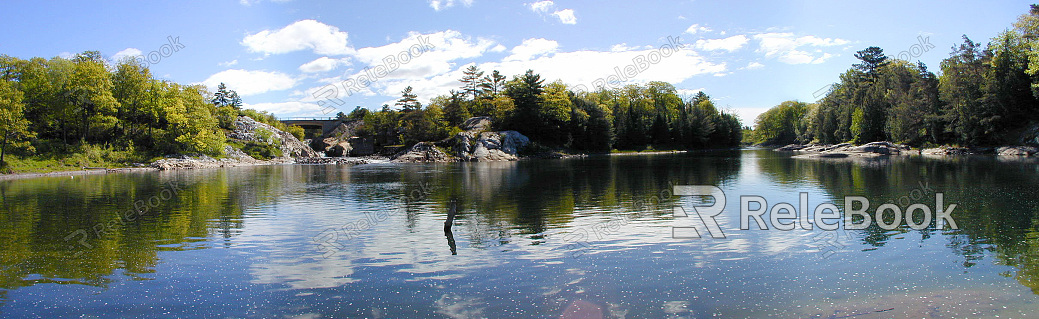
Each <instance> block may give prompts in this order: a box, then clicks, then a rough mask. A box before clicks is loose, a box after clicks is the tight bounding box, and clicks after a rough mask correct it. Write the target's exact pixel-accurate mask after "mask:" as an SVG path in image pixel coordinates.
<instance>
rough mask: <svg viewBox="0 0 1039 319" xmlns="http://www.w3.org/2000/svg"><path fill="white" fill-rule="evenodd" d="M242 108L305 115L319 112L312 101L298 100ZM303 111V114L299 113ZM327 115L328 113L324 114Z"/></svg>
mask: <svg viewBox="0 0 1039 319" xmlns="http://www.w3.org/2000/svg"><path fill="white" fill-rule="evenodd" d="M243 107H244V108H247V109H254V110H257V111H265V112H270V113H272V114H293V113H295V114H296V115H301V116H306V115H315V116H318V115H319V114H322V113H321V106H319V105H317V104H314V103H306V102H299V101H289V102H278V103H256V104H248V103H246V104H245V105H243ZM299 113H304V114H299ZM324 116H328V115H324Z"/></svg>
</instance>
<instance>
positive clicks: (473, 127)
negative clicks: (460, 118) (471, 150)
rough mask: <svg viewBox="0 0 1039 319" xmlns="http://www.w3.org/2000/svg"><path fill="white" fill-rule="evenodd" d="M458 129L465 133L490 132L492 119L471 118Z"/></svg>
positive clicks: (484, 117)
mask: <svg viewBox="0 0 1039 319" xmlns="http://www.w3.org/2000/svg"><path fill="white" fill-rule="evenodd" d="M458 128H460V129H462V130H463V131H478V132H483V131H489V130H490V129H491V117H489V116H477V117H470V118H469V119H467V120H465V122H463V123H462V125H459V126H458Z"/></svg>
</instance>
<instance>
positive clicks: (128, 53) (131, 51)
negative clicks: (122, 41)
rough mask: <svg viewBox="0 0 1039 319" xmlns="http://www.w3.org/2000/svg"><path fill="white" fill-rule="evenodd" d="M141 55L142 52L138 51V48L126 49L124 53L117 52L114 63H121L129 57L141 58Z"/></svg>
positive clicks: (113, 57) (113, 58) (114, 55)
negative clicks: (120, 61)
mask: <svg viewBox="0 0 1039 319" xmlns="http://www.w3.org/2000/svg"><path fill="white" fill-rule="evenodd" d="M140 55H141V50H138V49H136V48H126V49H123V50H122V51H119V52H116V53H115V54H113V55H112V61H116V62H119V60H122V59H123V58H125V57H128V56H140Z"/></svg>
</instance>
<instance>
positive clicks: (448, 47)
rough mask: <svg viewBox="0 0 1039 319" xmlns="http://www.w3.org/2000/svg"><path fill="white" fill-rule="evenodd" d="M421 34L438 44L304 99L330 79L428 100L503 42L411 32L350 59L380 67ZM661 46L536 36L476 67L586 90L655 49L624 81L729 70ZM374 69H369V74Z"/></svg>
mask: <svg viewBox="0 0 1039 319" xmlns="http://www.w3.org/2000/svg"><path fill="white" fill-rule="evenodd" d="M420 37H428V39H429V40H428V42H429V43H430V44H432V45H434V46H435V49H433V50H432V51H430V52H425V53H423V54H421V55H420V56H418V57H414V58H412V59H411V61H410V62H408V63H406V64H400V65H399V67H398V69H397V70H395V71H393V72H390V73H388V74H385V76H381V77H379V78H378V79H377V80H376V81H373V82H370V83H366V86H360V87H356V90H353V91H347V90H345V89H344V85H343V81H344V80H352V81H357V79H360V78H361V77H362V76H365V75H367V73H366V71H365V70H364V69H352V70H347V72H346V74H344V75H343V76H338V77H331V78H325V79H321V80H320V82H319V83H320V84H317V85H316V86H315V87H311V88H309V89H306V90H304V92H303V95H302V97H301V101H302V102H310V103H315V102H317V101H319V100H324V99H326V98H328V97H329V94H328V93H329V91H328V90H329V88H330V87H328V86H326V85H327V84H331V85H333V86H332V87H337V88H338V90H337V91H336V92H337V96H338V98H341V99H345V98H347V96H374V97H375V100H380V99H382V98H387V97H388V98H393V97H396V96H399V94H400V91H401V90H403V89H404V88H405V87H407V86H412V87H413V88H414V90H415V94H416V95H418V97H419V100H420V101H422V102H423V103H428V101H429V100H430V99H431V98H433V97H435V96H437V95H444V94H447V93H448V91H450V90H457V89H458V88H459V86H461V83H459V79H460V78H462V71H463V69H464V68H465V67H466V66H468V65H470V64H471V63H470V62H471V61H473V60H474V58H478V57H481V56H483V55H484V54H486V53H487V52H494V50H496V49H495V48H499V46H501V45H500V44H498V43H496V42H494V41H491V40H487V39H482V38H475V39H474V38H470V37H466V36H463V35H462V34H461V33H459V32H457V31H451V30H448V31H443V32H438V33H433V34H426V35H423V34H417V33H412V34H409V36H408V37H407V38H405V39H404V40H401V41H400V42H397V43H391V44H387V45H384V46H380V47H370V48H358V49H357V53H356V54H353V55H351V58H352V59H353V60H355V61H352V62H354V65H359V66H360V65H368V66H370V67H372V68H376V67H377V66H379V65H382V64H383V61H382V60H383V59H384V58H386V57H393V56H396V54H398V53H400V52H402V51H403V50H406V49H407V48H409V47H410V46H412V45H413V44H415V43H417V42H418V40H417V39H418V38H420ZM657 47H659V45H642V46H638V45H635V46H629V45H627V44H618V45H614V46H613V47H611V48H610V50H608V51H593V50H582V51H573V52H561V51H560V44H559V43H558V42H556V41H552V40H547V39H541V38H533V39H526V40H524V41H523V43H521V44H520V45H517V46H515V47H513V48H511V50H509V53H510V54H509V55H508V56H506V57H503V58H502V60H500V61H497V62H495V61H491V62H485V63H479V64H477V66H478V67H479V68H480V69H481V70H483V71H484V72H491V71H493V70H498V71H500V72H501V73H502V74H504V75H506V76H510V77H511V76H514V75H519V74H522V73H523V72H525V71H526V70H527V69H532V70H534V71H535V72H537V73H539V74H541V76H542V78H543V79H547V80H556V79H559V80H562V81H563V82H564V83H567V84H570V85H573V86H577V85H583V86H584V87H585V88H588V89H591V88H592V87H593V86H594V85H596V84H597V81H598V80H599V79H607V78H610V77H612V76H616V74H617V72H618V71H617V70H622V71H620V72H624V71H623V70H625V69H626V68H628V67H629V66H630V65H632V63H633V62H632V61H633V60H647V57H649V56H650V55H651V54H652V56H654V57H655V58H656V57H659V59H658V60H656V61H655V63H649V64H648V65H647V67H646V68H645V69H643V70H641V71H640V72H638V74H636V75H634V76H632V77H630V78H626V79H621V80H620V81H621V82H622V83H621V85H624V84H634V83H646V82H648V81H665V82H670V83H675V84H678V83H680V82H683V81H685V80H687V79H690V78H693V77H696V76H711V75H724V74H728V73H727V72H729V70H728V67H727V66H726V63H724V62H716V61H710V60H708V59H707V58H705V57H703V56H701V55H700V54H699V53H697V51H695V50H693V46H692V45H686V47H685V48H682V49H680V50H678V51H675V52H671V53H670V55H669V56H668V57H662V56H657V54H660V53H661V52H660V51H657ZM370 72H371V71H368V73H370ZM358 82H359V81H358ZM351 83H354V82H351ZM315 93H321V94H318V96H320V98H319V97H315Z"/></svg>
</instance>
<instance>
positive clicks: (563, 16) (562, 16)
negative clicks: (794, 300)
mask: <svg viewBox="0 0 1039 319" xmlns="http://www.w3.org/2000/svg"><path fill="white" fill-rule="evenodd" d="M552 15H554V16H556V17H557V18H559V22H562V23H563V24H577V17H576V16H574V10H571V9H563V10H559V11H556V12H553V13H552Z"/></svg>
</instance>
